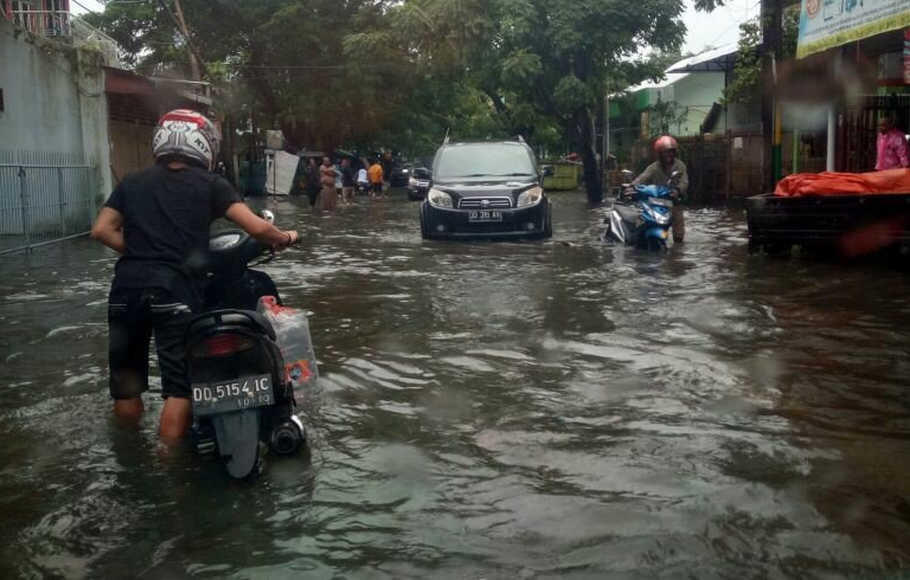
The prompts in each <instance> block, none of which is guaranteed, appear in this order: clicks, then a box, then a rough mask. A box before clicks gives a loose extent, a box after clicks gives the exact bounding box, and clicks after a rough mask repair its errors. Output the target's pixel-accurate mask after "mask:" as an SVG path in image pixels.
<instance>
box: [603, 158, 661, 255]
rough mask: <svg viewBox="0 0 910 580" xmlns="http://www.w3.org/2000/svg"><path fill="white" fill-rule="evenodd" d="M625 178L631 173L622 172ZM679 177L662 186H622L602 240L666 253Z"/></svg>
mask: <svg viewBox="0 0 910 580" xmlns="http://www.w3.org/2000/svg"><path fill="white" fill-rule="evenodd" d="M624 173H625V174H626V176H627V177H630V176H631V172H624ZM678 176H679V173H678V172H676V171H674V172H673V174H672V175H670V179H669V180H668V181H667V184H666V185H634V186H633V185H629V184H623V194H622V195H621V196H620V198H619V199H617V200H615V201H614V202H613V206H612V207H611V208H610V211H609V213H608V214H607V218H606V220H605V221H606V229H605V230H604V233H603V235H602V238H603V239H604V240H608V239H612V240H615V241H617V242H620V243H622V244H625V245H627V246H635V247H638V248H642V249H647V250H666V249H667V240H668V239H669V238H670V228H671V227H672V226H673V200H672V196H673V192H674V191H675V188H674V185H675V180H676V179H677V177H678Z"/></svg>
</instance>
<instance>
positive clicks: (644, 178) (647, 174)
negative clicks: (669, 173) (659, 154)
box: [632, 163, 657, 185]
mask: <svg viewBox="0 0 910 580" xmlns="http://www.w3.org/2000/svg"><path fill="white" fill-rule="evenodd" d="M656 167H657V163H652V164H651V165H648V166H647V167H645V170H644V171H642V172H641V174H640V175H639V176H638V177H636V178H635V179H633V180H632V185H651V180H652V179H653V178H654V170H655V168H656Z"/></svg>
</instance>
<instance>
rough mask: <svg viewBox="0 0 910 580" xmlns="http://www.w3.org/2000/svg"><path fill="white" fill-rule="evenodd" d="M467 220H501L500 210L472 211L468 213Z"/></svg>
mask: <svg viewBox="0 0 910 580" xmlns="http://www.w3.org/2000/svg"><path fill="white" fill-rule="evenodd" d="M468 221H469V222H501V221H502V212H501V211H493V210H487V209H481V210H476V211H472V212H471V213H469V214H468Z"/></svg>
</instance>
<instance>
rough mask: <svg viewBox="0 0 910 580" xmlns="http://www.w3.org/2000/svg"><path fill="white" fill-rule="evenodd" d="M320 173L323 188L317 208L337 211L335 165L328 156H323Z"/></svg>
mask: <svg viewBox="0 0 910 580" xmlns="http://www.w3.org/2000/svg"><path fill="white" fill-rule="evenodd" d="M319 174H320V178H319V181H320V183H321V184H322V190H321V191H320V192H319V199H318V200H317V201H316V208H317V209H324V210H327V211H335V208H336V207H337V205H338V192H337V191H336V190H335V165H334V164H333V163H332V160H331V159H329V157H328V156H325V157H323V158H322V165H320V166H319Z"/></svg>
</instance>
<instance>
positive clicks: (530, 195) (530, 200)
mask: <svg viewBox="0 0 910 580" xmlns="http://www.w3.org/2000/svg"><path fill="white" fill-rule="evenodd" d="M541 199H543V188H542V187H540V186H535V187H532V188H531V189H529V190H528V191H525V192H524V193H522V194H521V195H519V196H518V204H517V207H527V206H529V205H537V204H538V203H540V200H541Z"/></svg>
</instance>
